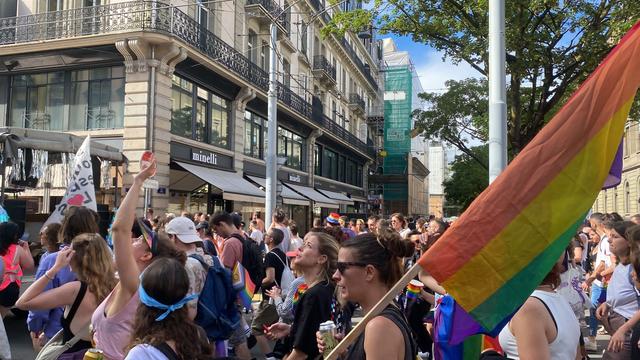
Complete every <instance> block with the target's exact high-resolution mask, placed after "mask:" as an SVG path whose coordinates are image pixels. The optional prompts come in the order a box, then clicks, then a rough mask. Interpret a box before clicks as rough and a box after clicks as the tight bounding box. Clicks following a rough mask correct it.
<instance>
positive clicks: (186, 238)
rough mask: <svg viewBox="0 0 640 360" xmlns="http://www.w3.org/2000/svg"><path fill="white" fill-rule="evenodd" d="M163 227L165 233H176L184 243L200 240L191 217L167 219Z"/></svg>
mask: <svg viewBox="0 0 640 360" xmlns="http://www.w3.org/2000/svg"><path fill="white" fill-rule="evenodd" d="M164 229H165V231H166V232H167V234H171V235H176V236H177V237H178V239H179V240H180V241H181V242H183V243H185V244H191V243H194V242H198V241H202V239H200V236H198V232H197V231H196V225H195V224H194V223H193V221H191V219H189V218H186V217H184V216H179V217H177V218H175V219H173V220H171V221H169V223H168V224H167V225H166V226H165V227H164Z"/></svg>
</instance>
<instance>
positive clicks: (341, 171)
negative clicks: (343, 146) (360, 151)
mask: <svg viewBox="0 0 640 360" xmlns="http://www.w3.org/2000/svg"><path fill="white" fill-rule="evenodd" d="M344 164H345V157H344V156H342V155H340V157H339V158H338V179H337V180H338V181H342V182H344V181H345V180H344V179H345V174H344Z"/></svg>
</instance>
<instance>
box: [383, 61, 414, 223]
mask: <svg viewBox="0 0 640 360" xmlns="http://www.w3.org/2000/svg"><path fill="white" fill-rule="evenodd" d="M412 70H413V69H412V67H411V66H410V65H399V66H389V67H387V70H386V72H385V93H384V150H385V152H386V154H387V156H386V157H385V158H384V164H383V173H384V175H407V164H408V162H407V156H408V155H409V153H410V151H411V134H410V133H411V128H412V124H411V120H412V118H411V112H412V110H413V109H412V98H413V94H412V90H413V86H412V80H413V71H412ZM383 198H384V204H385V208H386V210H390V211H403V212H405V213H406V211H407V210H405V208H406V202H407V198H408V188H407V183H406V182H402V183H385V184H383Z"/></svg>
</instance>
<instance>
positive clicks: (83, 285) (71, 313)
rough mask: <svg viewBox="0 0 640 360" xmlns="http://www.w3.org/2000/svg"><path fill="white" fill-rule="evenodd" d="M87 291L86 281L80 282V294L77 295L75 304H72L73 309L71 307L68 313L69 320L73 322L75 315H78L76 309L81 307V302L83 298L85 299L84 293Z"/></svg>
mask: <svg viewBox="0 0 640 360" xmlns="http://www.w3.org/2000/svg"><path fill="white" fill-rule="evenodd" d="M86 293H87V283H85V282H84V281H81V282H80V291H78V295H76V298H75V300H73V304H72V305H71V309H69V314H67V319H68V320H67V321H68V322H69V323H71V320H73V317H74V316H76V311H78V308H79V307H80V303H81V302H82V299H84V295H85V294H86Z"/></svg>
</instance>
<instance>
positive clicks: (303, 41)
mask: <svg viewBox="0 0 640 360" xmlns="http://www.w3.org/2000/svg"><path fill="white" fill-rule="evenodd" d="M300 29H302V32H301V33H300V52H301V53H303V54H304V55H305V56H308V54H307V46H308V44H307V41H308V40H307V36H308V35H307V24H305V22H304V21H300Z"/></svg>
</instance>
